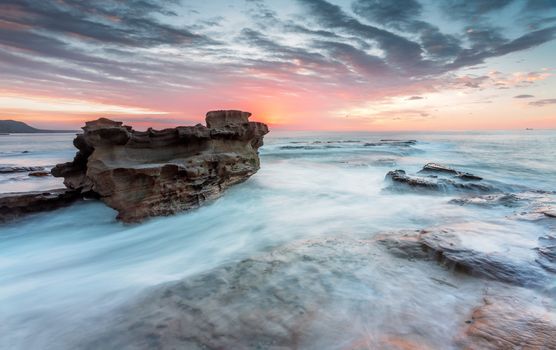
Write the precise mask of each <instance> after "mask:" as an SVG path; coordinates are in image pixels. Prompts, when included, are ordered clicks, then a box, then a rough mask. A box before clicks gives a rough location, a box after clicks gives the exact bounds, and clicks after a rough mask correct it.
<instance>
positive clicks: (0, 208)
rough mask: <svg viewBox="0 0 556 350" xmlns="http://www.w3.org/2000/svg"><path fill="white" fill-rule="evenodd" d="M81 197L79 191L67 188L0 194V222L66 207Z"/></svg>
mask: <svg viewBox="0 0 556 350" xmlns="http://www.w3.org/2000/svg"><path fill="white" fill-rule="evenodd" d="M80 197H81V196H80V194H79V193H78V192H77V191H73V190H68V189H65V188H62V189H56V190H51V191H45V192H22V193H6V194H0V222H7V221H10V220H13V219H16V218H18V217H20V216H23V215H26V214H30V213H35V212H39V211H47V210H53V209H57V208H60V207H64V206H67V205H70V204H71V203H73V202H75V201H76V200H78V199H79V198H80Z"/></svg>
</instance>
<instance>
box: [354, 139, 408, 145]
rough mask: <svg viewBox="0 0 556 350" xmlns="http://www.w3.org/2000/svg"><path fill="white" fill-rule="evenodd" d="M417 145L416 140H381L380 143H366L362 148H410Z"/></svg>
mask: <svg viewBox="0 0 556 350" xmlns="http://www.w3.org/2000/svg"><path fill="white" fill-rule="evenodd" d="M416 143H417V140H391V139H382V140H380V142H367V143H365V144H364V145H363V146H365V147H376V146H397V147H410V146H413V145H415V144H416Z"/></svg>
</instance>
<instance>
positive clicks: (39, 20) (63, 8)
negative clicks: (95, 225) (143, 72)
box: [0, 0, 207, 47]
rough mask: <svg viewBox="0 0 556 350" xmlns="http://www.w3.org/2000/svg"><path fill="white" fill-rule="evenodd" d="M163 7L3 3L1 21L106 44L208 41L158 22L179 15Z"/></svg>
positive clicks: (137, 0)
mask: <svg viewBox="0 0 556 350" xmlns="http://www.w3.org/2000/svg"><path fill="white" fill-rule="evenodd" d="M168 3H172V2H167V4H168ZM160 4H161V2H158V1H150V0H131V1H118V0H98V1H90V2H83V1H78V0H60V1H48V0H45V1H38V0H3V1H2V2H1V3H0V19H1V20H3V21H5V22H7V23H11V24H13V25H19V26H24V27H25V26H28V27H31V28H33V30H36V31H46V32H51V33H57V34H63V35H68V36H72V37H74V38H81V39H87V40H94V41H98V42H100V43H103V44H117V45H127V46H137V47H149V46H155V45H162V44H182V43H193V42H202V41H206V40H207V39H206V38H204V37H202V36H199V35H197V34H194V33H192V32H191V31H189V30H187V29H185V28H174V27H172V26H169V25H166V24H162V23H160V22H159V21H157V20H156V19H154V15H157V14H158V15H166V16H172V15H175V13H174V12H172V11H170V10H168V9H167V8H166V7H164V6H163V5H160Z"/></svg>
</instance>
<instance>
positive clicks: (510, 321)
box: [459, 297, 556, 350]
mask: <svg viewBox="0 0 556 350" xmlns="http://www.w3.org/2000/svg"><path fill="white" fill-rule="evenodd" d="M550 303H551V302H550V301H549V304H550ZM460 338H461V339H459V343H460V344H461V345H462V348H463V349H466V350H479V349H481V350H491V349H492V350H513V349H522V350H542V349H556V314H555V313H554V311H553V310H550V309H547V308H545V307H544V306H543V305H542V304H540V303H539V304H533V303H532V302H528V301H524V300H521V299H519V298H514V297H496V298H495V297H492V298H490V297H487V298H486V299H485V304H484V305H482V306H480V307H478V308H476V309H475V310H474V311H473V313H472V315H471V319H470V323H469V326H468V327H467V328H466V329H465V331H464V333H463V334H462V336H461V337H460Z"/></svg>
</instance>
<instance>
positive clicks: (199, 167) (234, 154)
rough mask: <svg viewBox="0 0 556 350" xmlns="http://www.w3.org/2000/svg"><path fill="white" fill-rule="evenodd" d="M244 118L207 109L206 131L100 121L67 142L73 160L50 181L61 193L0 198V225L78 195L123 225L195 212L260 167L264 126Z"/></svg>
mask: <svg viewBox="0 0 556 350" xmlns="http://www.w3.org/2000/svg"><path fill="white" fill-rule="evenodd" d="M250 116H251V113H249V112H242V111H234V110H228V111H212V112H208V113H207V115H206V124H207V125H206V126H204V125H201V124H197V125H195V126H179V127H176V128H172V129H164V130H153V129H148V130H147V131H145V132H140V131H135V130H133V129H132V128H131V127H130V126H126V125H123V123H121V122H116V121H112V120H109V119H106V118H101V119H98V120H95V121H90V122H87V123H86V125H85V126H84V127H83V133H82V134H78V135H77V137H76V138H75V139H74V141H73V144H74V146H75V147H76V148H77V149H78V152H77V154H76V155H75V158H74V160H73V161H72V162H68V163H63V164H58V165H56V166H55V167H54V168H53V169H52V170H51V173H52V175H53V176H55V177H63V178H64V184H65V185H66V187H67V189H58V190H55V191H52V193H56V195H54V194H53V195H46V194H41V193H17V194H9V195H6V196H3V197H2V198H0V208H2V209H3V210H2V215H0V221H8V220H11V219H13V218H16V217H19V216H21V215H24V214H27V213H32V212H37V211H44V210H51V209H55V208H58V207H60V206H63V205H66V204H67V203H68V199H69V198H71V199H76V198H77V197H80V196H87V197H93V198H98V199H100V200H102V201H103V202H105V203H106V204H107V205H108V206H110V207H112V208H114V209H116V210H117V211H118V216H117V218H118V219H119V220H121V221H124V222H138V221H141V220H143V219H145V218H147V217H152V216H161V215H171V214H174V213H177V212H180V211H183V210H188V209H192V208H197V207H199V206H200V205H202V204H203V203H205V202H207V201H210V200H212V199H215V198H217V197H219V196H220V195H221V194H222V193H223V192H224V191H225V190H226V189H228V188H229V187H231V186H233V185H235V184H238V183H241V182H243V181H245V180H247V179H248V178H249V177H250V176H252V175H253V174H255V173H256V172H257V170H259V167H260V160H259V155H258V149H259V147H261V146H262V145H263V137H264V135H265V134H267V133H268V127H267V126H266V125H265V124H263V123H258V122H250V121H249V120H248V118H249V117H250ZM4 170H5V171H6V172H8V171H9V172H23V171H33V172H32V173H30V174H29V175H30V176H44V175H45V174H44V173H43V172H40V173H39V172H35V171H40V170H44V169H42V168H37V167H26V168H5V169H4ZM4 170H2V171H4ZM61 193H63V195H58V194H61Z"/></svg>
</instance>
